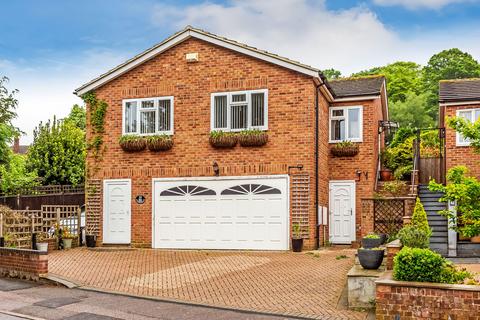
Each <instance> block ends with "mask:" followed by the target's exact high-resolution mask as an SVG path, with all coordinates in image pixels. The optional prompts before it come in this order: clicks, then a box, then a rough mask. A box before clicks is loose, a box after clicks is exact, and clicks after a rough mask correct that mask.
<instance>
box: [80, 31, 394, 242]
mask: <svg viewBox="0 0 480 320" xmlns="http://www.w3.org/2000/svg"><path fill="white" fill-rule="evenodd" d="M89 92H94V93H95V94H96V97H97V98H98V99H101V100H104V101H105V102H106V103H107V104H108V108H107V112H106V115H105V128H104V129H105V130H104V133H103V138H102V139H103V143H104V146H102V147H101V148H100V150H101V156H100V157H99V156H98V154H97V156H95V155H94V154H93V152H89V155H88V157H87V168H88V170H87V171H88V176H87V184H88V186H87V212H88V213H87V230H88V232H90V233H93V234H97V235H98V242H99V244H102V243H103V244H131V245H134V246H144V247H153V248H175V249H178V248H181V249H253V250H288V249H289V248H290V239H291V237H292V225H293V224H295V225H298V226H300V232H301V234H302V237H303V238H304V247H305V248H308V249H311V248H315V247H317V246H318V245H319V244H320V245H321V244H323V243H324V242H325V241H329V242H330V243H338V244H352V243H355V242H356V241H359V239H360V238H361V236H362V235H364V234H366V233H367V232H370V231H372V229H371V221H372V219H373V217H371V216H363V215H362V207H361V199H362V198H363V197H372V196H373V193H374V188H375V184H376V179H377V169H378V163H379V162H378V161H379V159H378V156H379V148H380V147H381V144H382V142H381V141H382V139H381V135H379V123H380V122H381V121H382V120H388V102H387V95H386V84H385V79H384V77H366V78H355V79H343V80H335V81H327V80H326V79H325V77H324V76H323V75H322V73H321V72H320V70H319V69H316V68H313V67H310V66H307V65H304V64H301V63H299V62H296V61H292V60H289V59H287V58H284V57H281V56H278V55H274V54H271V53H268V52H266V51H263V50H259V49H256V48H253V47H250V46H247V45H245V44H242V43H239V42H236V41H232V40H229V39H226V38H223V37H220V36H217V35H214V34H211V33H208V32H205V31H202V30H199V29H196V28H192V27H187V28H185V29H184V30H182V31H180V32H178V33H176V34H174V35H173V36H171V37H169V38H167V39H166V40H165V41H163V42H161V43H159V44H157V45H155V46H154V47H152V48H150V49H148V50H146V51H144V52H143V53H140V54H138V55H137V56H135V57H133V58H132V59H130V60H128V61H126V62H125V63H123V64H121V65H119V66H117V67H115V68H114V69H112V70H110V71H108V72H106V73H105V74H103V75H101V76H99V77H98V78H96V79H94V80H92V81H90V82H88V83H86V84H84V85H82V86H81V87H79V88H78V89H76V90H75V93H76V94H77V95H78V96H82V95H84V94H86V93H89ZM91 120H92V119H91V115H90V113H89V112H87V123H88V128H87V129H88V130H87V139H92V137H93V136H94V128H93V127H92V125H91ZM252 129H255V130H257V131H262V132H264V133H266V134H267V135H268V142H267V143H266V144H264V145H262V146H254V147H248V146H241V145H240V144H237V145H236V146H235V147H231V148H217V147H214V146H212V145H211V143H210V142H209V139H210V137H211V132H214V133H217V132H218V131H223V132H230V133H233V132H239V133H241V134H242V132H243V134H250V135H251V134H252V131H247V132H245V130H252ZM257 131H254V132H253V133H257V134H258V132H257ZM155 134H166V135H170V136H171V137H173V147H171V149H169V150H165V151H160V152H153V151H150V150H148V148H147V149H145V150H142V151H138V152H125V151H123V150H122V148H121V146H120V145H119V139H120V137H122V136H123V135H141V136H146V137H148V136H150V135H155ZM346 140H349V141H351V142H353V143H354V147H353V148H349V149H348V148H346V150H347V149H348V150H350V154H344V155H343V156H333V155H332V152H331V148H332V147H333V146H335V145H337V144H338V143H339V142H342V141H346ZM89 141H90V140H89ZM352 150H353V152H352ZM357 151H358V152H357ZM366 221H368V224H366V223H365V222H366Z"/></svg>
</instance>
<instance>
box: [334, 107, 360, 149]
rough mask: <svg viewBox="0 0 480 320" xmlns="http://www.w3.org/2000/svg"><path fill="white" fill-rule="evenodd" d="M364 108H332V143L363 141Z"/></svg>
mask: <svg viewBox="0 0 480 320" xmlns="http://www.w3.org/2000/svg"><path fill="white" fill-rule="evenodd" d="M362 126H363V108H362V106H353V107H333V108H330V142H331V143H336V142H342V141H352V142H361V141H362V139H363V133H362V131H363V130H362Z"/></svg>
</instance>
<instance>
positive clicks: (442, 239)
mask: <svg viewBox="0 0 480 320" xmlns="http://www.w3.org/2000/svg"><path fill="white" fill-rule="evenodd" d="M433 243H439V244H445V245H447V243H448V237H447V236H446V235H445V236H443V237H434V236H432V237H431V238H430V244H433Z"/></svg>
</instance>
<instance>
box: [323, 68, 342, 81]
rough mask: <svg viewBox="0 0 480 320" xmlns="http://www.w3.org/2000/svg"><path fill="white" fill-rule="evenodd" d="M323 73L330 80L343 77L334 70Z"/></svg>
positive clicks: (326, 70)
mask: <svg viewBox="0 0 480 320" xmlns="http://www.w3.org/2000/svg"><path fill="white" fill-rule="evenodd" d="M322 73H323V75H324V76H325V77H327V79H328V80H334V79H340V78H341V77H342V73H341V72H340V71H338V70H335V69H333V68H330V69H325V70H322Z"/></svg>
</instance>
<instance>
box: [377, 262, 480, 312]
mask: <svg viewBox="0 0 480 320" xmlns="http://www.w3.org/2000/svg"><path fill="white" fill-rule="evenodd" d="M375 284H376V287H377V289H376V291H377V292H376V319H377V320H386V319H402V320H408V319H472V320H473V319H480V286H472V285H460V284H442V283H428V282H406V281H395V280H393V279H392V272H391V271H387V272H386V273H385V275H384V277H382V278H381V279H379V280H377V281H376V282H375Z"/></svg>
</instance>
